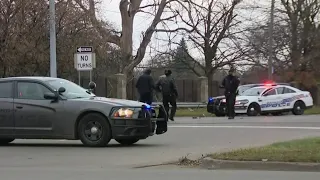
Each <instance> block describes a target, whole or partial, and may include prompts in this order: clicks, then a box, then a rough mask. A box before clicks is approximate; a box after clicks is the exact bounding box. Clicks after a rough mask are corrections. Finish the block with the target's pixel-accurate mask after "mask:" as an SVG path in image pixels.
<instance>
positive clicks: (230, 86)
mask: <svg viewBox="0 0 320 180" xmlns="http://www.w3.org/2000/svg"><path fill="white" fill-rule="evenodd" d="M234 73H235V69H234V68H233V67H231V68H230V70H229V74H228V75H227V76H226V77H225V78H224V79H223V81H222V84H221V87H222V88H224V89H225V91H224V95H225V97H226V103H227V114H228V117H229V119H234V117H235V111H234V105H235V101H236V96H237V89H238V87H239V84H240V80H239V78H238V77H236V76H235V75H234Z"/></svg>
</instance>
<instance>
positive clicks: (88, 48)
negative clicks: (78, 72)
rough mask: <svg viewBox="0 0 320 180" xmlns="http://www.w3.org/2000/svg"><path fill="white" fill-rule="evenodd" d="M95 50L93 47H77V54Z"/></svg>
mask: <svg viewBox="0 0 320 180" xmlns="http://www.w3.org/2000/svg"><path fill="white" fill-rule="evenodd" d="M92 51H93V48H92V47H91V46H80V47H77V53H88V52H92Z"/></svg>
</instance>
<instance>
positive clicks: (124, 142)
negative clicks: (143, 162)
mask: <svg viewBox="0 0 320 180" xmlns="http://www.w3.org/2000/svg"><path fill="white" fill-rule="evenodd" d="M139 140H140V139H134V138H133V139H115V141H117V142H118V143H119V144H121V145H125V146H130V145H132V144H135V143H137V142H138V141H139Z"/></svg>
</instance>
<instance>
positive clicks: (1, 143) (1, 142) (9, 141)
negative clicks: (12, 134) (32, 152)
mask: <svg viewBox="0 0 320 180" xmlns="http://www.w3.org/2000/svg"><path fill="white" fill-rule="evenodd" d="M14 140H15V139H13V138H5V139H2V138H1V139H0V145H7V144H10V143H11V142H13V141H14Z"/></svg>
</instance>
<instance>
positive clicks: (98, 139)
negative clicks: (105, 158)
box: [78, 113, 112, 147]
mask: <svg viewBox="0 0 320 180" xmlns="http://www.w3.org/2000/svg"><path fill="white" fill-rule="evenodd" d="M78 133H79V138H80V140H81V142H82V143H83V144H84V145H85V146H89V147H105V146H107V145H108V144H109V142H110V140H111V138H112V133H111V127H110V124H109V122H108V120H107V119H106V118H105V117H104V116H103V115H101V114H99V113H90V114H87V115H85V116H84V117H82V118H81V120H80V122H79V125H78Z"/></svg>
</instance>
